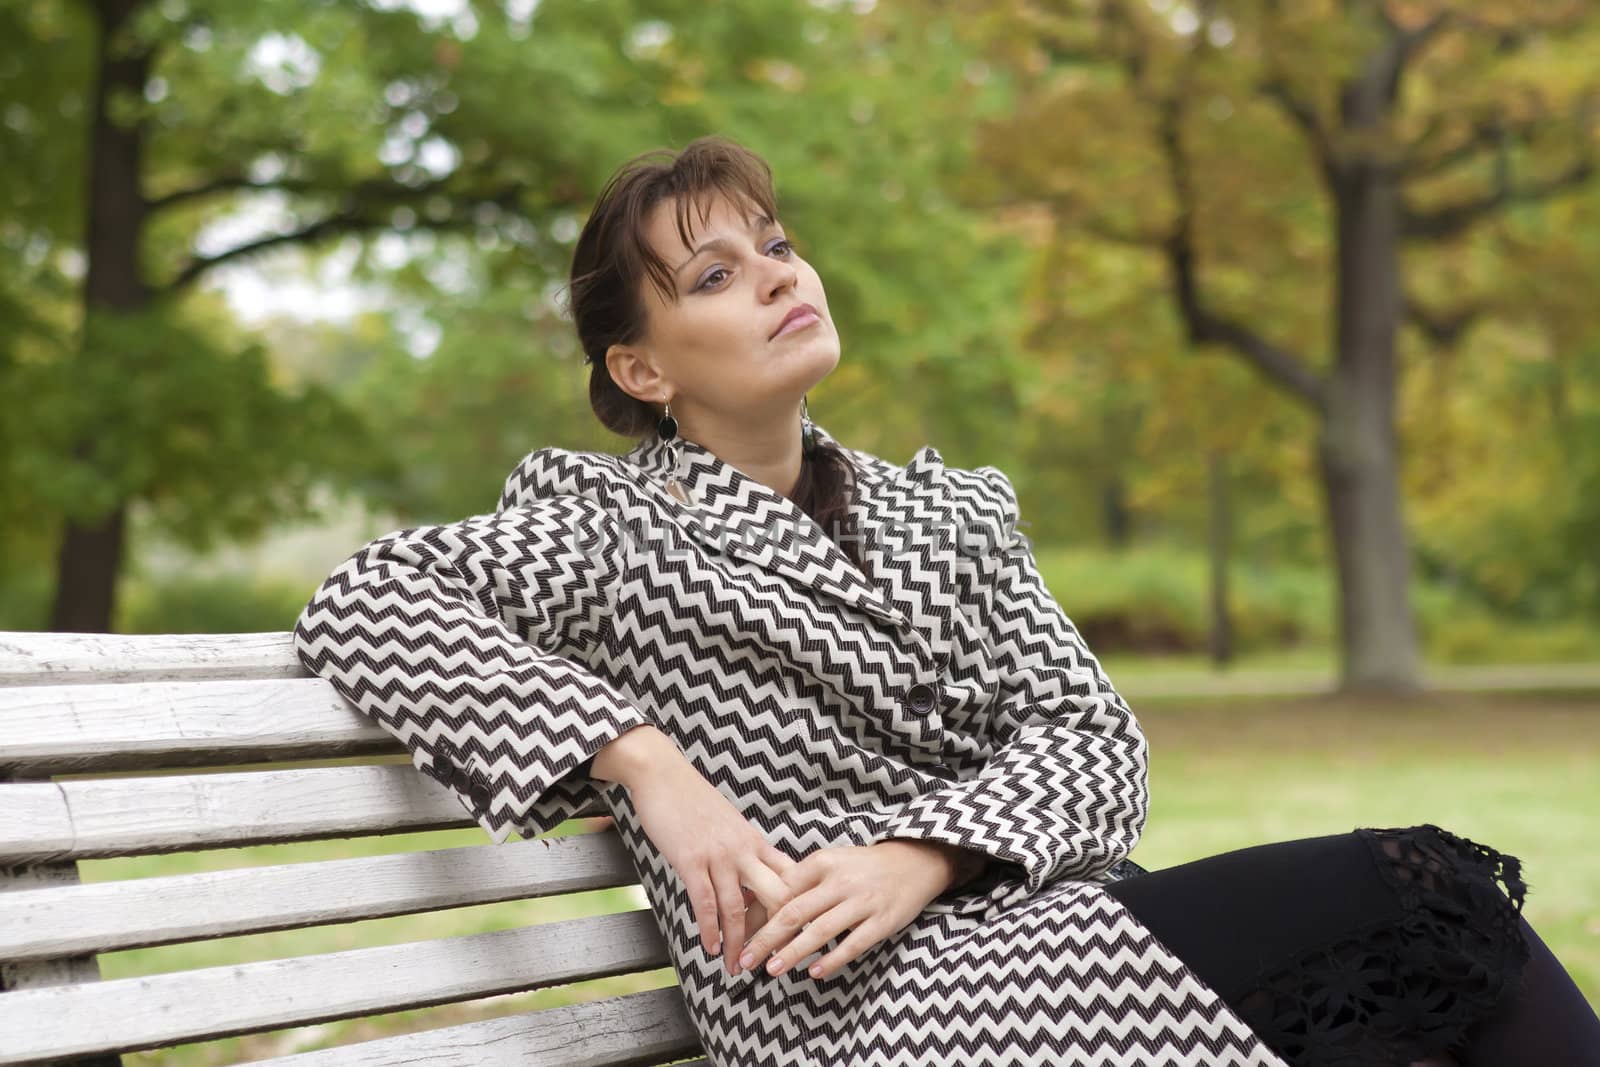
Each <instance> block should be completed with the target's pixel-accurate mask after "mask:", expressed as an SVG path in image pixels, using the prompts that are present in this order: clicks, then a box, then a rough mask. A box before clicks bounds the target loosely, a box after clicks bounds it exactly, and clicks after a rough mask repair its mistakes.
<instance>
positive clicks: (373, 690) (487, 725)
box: [294, 497, 652, 844]
mask: <svg viewBox="0 0 1600 1067" xmlns="http://www.w3.org/2000/svg"><path fill="white" fill-rule="evenodd" d="M614 526H615V521H614V520H613V519H611V518H610V516H608V515H607V514H606V513H605V511H604V510H603V509H602V508H601V507H600V506H599V505H597V504H595V503H593V502H592V501H588V500H585V499H583V498H579V497H558V498H550V499H541V500H535V501H532V502H530V503H528V504H525V505H519V506H517V507H514V508H510V509H508V510H504V511H498V512H495V513H492V514H485V515H475V516H472V517H471V518H467V519H463V520H461V521H459V522H454V523H448V524H444V525H435V526H418V527H413V528H410V529H406V530H398V531H395V532H393V533H390V534H385V535H384V536H382V537H379V538H377V539H376V540H374V541H372V542H370V543H368V544H367V545H365V546H363V547H362V548H361V549H359V550H358V551H356V552H355V553H354V554H352V555H351V556H350V557H349V558H347V559H346V560H345V561H344V562H343V563H341V564H340V565H339V566H338V567H337V568H335V570H334V571H333V573H332V574H330V575H329V576H328V578H327V579H326V580H325V581H324V582H323V583H322V585H321V587H320V588H319V589H318V590H317V591H316V593H315V594H313V596H312V598H311V600H310V602H309V603H308V604H307V605H306V607H305V608H304V610H303V611H302V612H301V614H300V617H299V619H298V620H297V622H296V623H295V626H294V647H295V651H296V654H297V655H298V656H299V658H300V661H301V663H302V664H304V666H305V667H306V669H307V670H309V671H311V672H312V673H313V674H316V675H319V676H321V677H323V678H326V679H327V680H328V681H329V682H330V683H332V685H333V687H334V689H335V690H336V691H337V692H338V693H339V695H340V696H342V697H343V698H344V699H345V700H346V701H347V702H348V703H350V704H351V705H353V706H354V707H356V708H357V709H358V710H360V711H361V712H363V713H364V714H366V715H368V716H369V717H371V718H372V719H373V720H374V721H376V722H377V723H378V724H379V725H380V726H382V727H383V728H384V729H385V730H387V731H388V732H389V733H390V734H392V735H393V736H395V737H396V738H398V739H399V740H400V741H401V743H402V744H404V745H405V747H406V749H407V750H408V751H409V752H410V753H411V756H412V762H413V763H414V764H415V765H416V766H417V768H418V769H419V770H420V771H422V773H424V774H426V775H428V776H429V777H431V778H434V779H436V780H438V781H439V782H441V783H442V784H443V785H445V786H446V787H447V788H448V789H450V790H451V792H452V793H453V794H454V795H455V796H456V799H457V800H458V801H459V802H460V803H461V805H462V806H463V807H464V808H465V809H466V810H467V811H468V812H469V813H471V815H472V817H473V818H474V819H475V820H476V821H477V822H478V824H479V825H480V826H482V827H483V828H484V830H485V831H486V832H488V834H489V835H490V837H491V838H492V839H493V840H494V841H495V843H497V844H498V843H500V842H502V841H504V840H505V839H506V838H508V837H509V836H510V835H511V834H513V833H517V834H520V835H521V836H524V837H532V836H534V835H536V834H539V833H542V832H544V831H547V830H549V829H552V828H553V827H555V826H556V825H557V824H559V823H561V822H562V821H564V820H566V819H569V818H571V817H573V816H574V815H575V814H577V811H578V810H581V808H582V807H583V806H585V805H586V804H587V803H588V802H592V800H593V799H594V796H595V792H594V788H593V784H592V782H591V780H590V778H589V776H588V775H587V774H586V773H581V772H580V773H578V774H574V773H573V771H574V770H579V769H580V767H582V766H583V765H585V763H586V761H588V760H590V759H591V758H592V757H594V756H595V755H596V754H597V753H599V752H601V751H602V750H603V749H605V748H607V747H608V745H609V743H610V742H611V741H613V740H615V739H616V738H618V737H621V736H623V735H624V734H625V733H628V732H629V731H631V730H633V728H634V727H636V726H640V725H651V724H652V719H651V717H650V715H648V714H647V713H646V712H645V711H643V710H641V709H640V708H638V707H636V706H635V705H634V704H633V703H632V702H631V701H630V700H629V699H628V698H627V697H625V696H624V695H623V694H622V693H621V692H620V691H618V690H617V689H616V688H615V687H614V686H612V685H611V684H610V683H609V682H608V681H607V680H605V679H604V678H602V677H600V676H599V675H597V674H596V673H595V672H593V671H591V670H590V669H589V668H588V667H587V666H585V665H584V664H583V663H582V662H581V661H580V660H579V659H578V658H576V657H577V654H580V653H582V652H583V651H584V650H586V649H588V648H590V647H592V646H593V643H594V642H595V641H598V640H601V639H602V637H603V634H604V627H605V619H606V618H607V616H608V614H609V611H610V607H611V602H612V596H613V594H614V588H615V584H616V582H617V581H618V579H619V578H620V575H621V573H622V568H623V567H624V566H625V547H626V542H625V540H617V539H615V538H616V537H617V536H618V535H619V534H620V531H619V530H618V529H616V528H614ZM603 528H604V529H603ZM597 534H599V535H606V536H609V537H611V538H613V539H610V540H608V541H607V543H608V544H609V545H610V546H611V548H610V549H608V550H606V551H601V552H596V551H593V549H594V544H593V542H594V540H595V537H596V535H597ZM585 547H587V549H588V551H585V550H584V549H585ZM641 732H643V731H641ZM627 747H629V748H633V747H636V746H635V745H634V743H633V739H630V742H629V744H628V746H627ZM619 751H620V750H619ZM608 763H609V761H608ZM619 763H622V764H625V763H626V761H619ZM608 769H611V770H613V771H615V770H616V768H610V767H609V765H608Z"/></svg>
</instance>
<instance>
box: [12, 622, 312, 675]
mask: <svg viewBox="0 0 1600 1067" xmlns="http://www.w3.org/2000/svg"><path fill="white" fill-rule="evenodd" d="M305 673H306V671H305V668H303V667H302V666H301V665H300V661H299V660H298V659H297V658H296V657H295V654H294V646H293V644H292V642H291V638H290V635H289V633H288V631H282V632H277V631H273V632H268V633H255V634H61V633H30V632H25V631H17V630H0V686H8V685H60V684H62V683H67V682H135V681H158V680H161V679H183V680H187V681H200V680H202V679H206V678H299V677H303V676H304V675H305Z"/></svg>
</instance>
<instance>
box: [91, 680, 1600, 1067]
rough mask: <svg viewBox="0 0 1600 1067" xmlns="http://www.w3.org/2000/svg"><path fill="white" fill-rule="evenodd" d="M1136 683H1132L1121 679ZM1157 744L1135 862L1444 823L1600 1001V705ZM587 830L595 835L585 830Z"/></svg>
mask: <svg viewBox="0 0 1600 1067" xmlns="http://www.w3.org/2000/svg"><path fill="white" fill-rule="evenodd" d="M1116 677H1118V678H1120V675H1117V676H1116ZM1133 706H1134V711H1135V713H1136V714H1137V715H1138V716H1139V719H1140V722H1141V723H1142V724H1143V725H1144V728H1145V732H1146V733H1147V735H1148V736H1149V738H1150V744H1151V769H1150V791H1151V812H1150V819H1149V823H1148V825H1147V827H1146V830H1145V835H1144V838H1143V840H1142V841H1141V842H1140V844H1139V847H1138V848H1137V849H1136V850H1135V851H1134V853H1133V859H1134V860H1135V861H1137V862H1139V863H1140V864H1142V865H1144V866H1145V867H1148V868H1160V867H1167V866H1171V865H1173V864H1176V863H1182V862H1184V861H1186V860H1191V859H1197V858H1199V857H1202V856H1206V855H1210V854H1213V853H1216V852H1221V851H1226V850H1228V849H1233V848H1241V847H1244V846H1247V845H1253V844H1260V843H1263V842H1267V841H1274V840H1283V839H1287V838H1293V837H1308V836H1314V835H1320V834H1328V833H1340V832H1344V831H1346V830H1350V829H1352V828H1354V827H1357V826H1407V825H1412V824H1415V823H1423V822H1432V823H1436V824H1438V825H1440V826H1443V827H1445V828H1446V829H1449V830H1452V831H1454V832H1455V833H1457V834H1459V835H1461V836H1463V837H1467V838H1471V839H1472V840H1475V841H1478V842H1481V843H1483V844H1486V845H1490V846H1492V847H1494V848H1497V849H1499V850H1500V851H1502V852H1508V853H1511V854H1513V855H1516V856H1518V857H1520V858H1521V859H1522V861H1523V864H1524V870H1523V873H1524V877H1525V878H1526V880H1527V882H1528V884H1529V890H1528V898H1527V905H1526V912H1525V914H1526V915H1527V917H1528V920H1529V922H1531V923H1532V924H1533V926H1534V928H1535V929H1537V930H1538V931H1539V932H1540V935H1541V936H1542V937H1543V938H1544V939H1545V940H1546V942H1548V943H1549V944H1550V946H1551V947H1552V949H1553V950H1554V951H1555V953H1556V955H1557V956H1558V957H1560V959H1561V960H1562V961H1563V962H1564V963H1565V964H1566V965H1567V967H1568V969H1569V970H1570V971H1571V972H1572V973H1573V975H1574V976H1575V978H1576V979H1577V981H1578V984H1579V985H1580V986H1581V987H1582V988H1583V990H1584V992H1585V994H1586V995H1587V996H1588V997H1589V999H1590V1002H1591V1003H1596V1004H1600V847H1597V845H1600V834H1597V831H1600V814H1597V813H1600V694H1576V695H1574V694H1512V693H1494V694H1488V695H1471V694H1455V693H1452V694H1446V695H1440V696H1430V697H1424V698H1419V699H1414V700H1408V701H1404V702H1399V703H1389V704H1385V703H1360V704H1357V703H1352V702H1348V701H1340V700H1337V699H1330V698H1300V697H1295V698H1281V697H1277V698H1259V697H1250V698H1241V697H1228V698H1217V699H1209V700H1201V699H1181V700H1180V699H1168V698H1163V699H1155V698H1151V699H1147V700H1135V701H1134V702H1133ZM572 828H573V829H578V828H579V827H577V826H573V827H572ZM483 840H484V837H483V833H482V831H481V830H478V829H477V828H475V827H474V828H469V829H464V830H455V831H448V832H442V833H427V834H414V835H409V836H407V837H403V838H394V839H389V840H384V839H359V838H358V839H350V840H341V841H329V842H317V843H313V844H299V845H284V846H271V847H263V848H253V849H228V850H212V851H207V852H201V853H190V854H186V855H175V856H150V857H139V858H134V859H127V860H98V861H89V862H84V863H83V864H81V868H82V871H83V877H84V880H85V881H102V880H109V879H116V878H133V877H147V876H152V875H157V874H168V873H178V872H182V871H194V870H217V869H222V868H227V867H234V866H245V865H254V864H263V863H289V862H302V861H306V860H312V859H323V858H336V857H349V856H354V855H364V854H376V853H379V852H389V851H402V850H409V849H414V848H447V847H456V846H466V845H476V844H482V843H483ZM642 906H644V899H643V897H642V895H641V894H640V893H639V891H638V890H637V889H634V890H606V891H600V892H594V893H585V894H578V895H575V896H571V897H566V898H561V899H560V900H558V901H555V902H540V901H524V902H513V903H507V904H492V905H482V906H477V907H470V908H459V909H454V910H450V911H443V912H434V913H430V914H426V915H414V916H399V917H396V918H392V919H377V920H372V921H370V922H365V923H356V924H351V925H346V926H341V927H337V928H333V929H319V928H312V929H308V930H291V931H281V932H277V933H270V934H259V935H252V936H249V937H240V938H229V939H224V940H220V941H213V942H202V943H197V944H192V945H174V946H168V947H164V948H152V949H140V950H133V951H128V952H118V953H109V954H107V955H105V956H102V957H101V970H102V973H103V975H104V976H105V977H106V978H120V977H130V976H135V975H146V974H155V973H160V972H165V971H173V970H180V969H186V968H190V967H202V966H212V965H221V964H226V963H237V962H243V961H246V960H263V959H275V958H282V957H286V956H294V955H301V954H311V953H316V952H333V951H339V950H342V949H350V948H357V947H362V946H367V945H380V944H393V943H398V942H403V941H412V940H419V939H424V938H430V937H441V936H451V935H457V934H470V933H480V932H483V931H486V930H493V929H503V928H507V927H511V926H517V925H526V924H528V923H534V922H546V921H553V920H559V919H567V918H574V917H577V916H579V915H590V914H600V913H604V912H611V911H620V910H629V909H633V908H638V907H642ZM673 981H674V976H673V974H672V971H671V969H670V968H663V969H661V970H658V971H654V972H650V973H649V974H646V975H638V976H632V977H628V978H614V979H604V980H600V981H595V982H588V983H576V984H573V985H568V986H562V987H559V988H556V989H551V990H544V991H540V992H535V993H524V994H515V995H510V996H504V997H497V998H493V999H492V1000H488V1001H482V1002H478V1003H476V1004H469V1005H444V1006H440V1007H436V1008H425V1009H417V1010H414V1011H407V1012H397V1013H393V1014H390V1015H384V1016H374V1017H371V1018H367V1019H353V1020H347V1021H341V1022H332V1023H328V1024H326V1025H323V1026H314V1027H300V1028H295V1029H290V1030H283V1031H278V1032H275V1033H269V1034H259V1035H251V1036H247V1037H240V1038H229V1039H224V1040H220V1041H214V1042H205V1043H197V1044H194V1045H188V1046H183V1047H180V1048H178V1049H173V1050H168V1051H162V1052H149V1053H134V1054H130V1055H128V1056H127V1057H126V1059H125V1062H126V1063H127V1064H129V1065H130V1067H134V1065H141V1064H157V1063H160V1064H185V1065H189V1064H196V1065H198V1064H225V1063H235V1062H239V1061H241V1060H251V1059H260V1058H264V1057H266V1056H271V1055H283V1054H287V1053H289V1052H294V1051H299V1050H302V1049H310V1048H321V1047H326V1046H329V1045H338V1044H344V1043H346V1042H349V1041H354V1040H357V1039H360V1038H365V1037H372V1036H378V1035H381V1034H387V1033H397V1032H401V1031H404V1030H409V1029H423V1028H428V1027H433V1026H441V1025H448V1024H451V1023H456V1022H463V1021H467V1020H471V1019H479V1018H487V1017H492V1016H498V1015H505V1014H510V1013H513V1012H518V1011H524V1010H528V1009H530V1008H544V1007H552V1006H555V1005H558V1004H565V1003H572V1002H576V1001H583V1000H588V999H592V998H594V997H598V996H605V995H610V994H612V993H620V992H630V991H634V990H639V989H646V988H652V987H655V986H660V985H667V984H670V983H672V982H673Z"/></svg>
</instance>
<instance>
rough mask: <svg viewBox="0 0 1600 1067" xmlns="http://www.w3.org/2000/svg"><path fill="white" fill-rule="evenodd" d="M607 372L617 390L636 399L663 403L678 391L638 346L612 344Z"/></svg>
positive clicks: (649, 402) (608, 351)
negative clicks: (663, 400)
mask: <svg viewBox="0 0 1600 1067" xmlns="http://www.w3.org/2000/svg"><path fill="white" fill-rule="evenodd" d="M606 371H607V372H608V373H610V375H611V380H612V381H614V382H616V383H617V387H618V388H619V389H621V390H622V391H623V392H624V393H627V394H628V395H629V396H631V397H633V398H634V399H636V400H642V401H644V402H645V403H647V404H659V403H661V401H662V398H663V397H665V398H666V399H669V400H670V399H671V398H672V394H673V393H674V392H675V391H676V390H675V389H674V388H673V386H672V383H671V382H670V381H668V380H667V378H666V376H665V375H663V374H662V373H661V372H660V371H659V370H658V369H657V368H656V364H655V360H654V359H653V358H652V357H651V355H650V354H649V353H648V352H647V351H645V350H644V349H642V348H640V347H638V346H636V345H612V346H611V347H610V348H608V349H606Z"/></svg>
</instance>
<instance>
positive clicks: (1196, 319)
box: [1121, 33, 1324, 409]
mask: <svg viewBox="0 0 1600 1067" xmlns="http://www.w3.org/2000/svg"><path fill="white" fill-rule="evenodd" d="M1133 36H1134V40H1135V41H1137V35H1136V34H1135V35H1133ZM1195 37H1196V40H1197V41H1203V40H1204V38H1205V35H1204V34H1203V33H1197V34H1196V35H1195ZM1135 47H1137V45H1136V44H1135ZM1200 47H1201V45H1200V44H1196V45H1195V46H1194V48H1193V49H1191V51H1190V53H1189V56H1188V61H1187V62H1186V63H1185V66H1184V71H1183V74H1184V76H1181V77H1179V78H1178V79H1177V81H1176V83H1175V86H1174V88H1173V90H1172V92H1171V93H1170V95H1167V96H1165V97H1162V98H1158V99H1156V101H1155V103H1156V107H1157V114H1158V117H1159V121H1158V130H1159V135H1158V136H1159V141H1160V145H1161V151H1162V155H1163V157H1164V158H1165V159H1166V161H1167V169H1168V173H1169V174H1170V175H1171V177H1172V188H1173V197H1174V199H1175V200H1176V201H1177V204H1178V212H1177V218H1176V219H1175V220H1174V223H1173V226H1172V229H1171V231H1170V232H1168V233H1167V234H1166V236H1165V238H1164V240H1163V241H1162V246H1161V247H1162V250H1163V252H1164V253H1165V256H1166V260H1167V268H1168V273H1169V275H1170V276H1171V279H1172V285H1173V290H1174V294H1175V296H1176V299H1177V303H1178V309H1179V311H1180V312H1181V313H1182V315H1183V320H1184V322H1185V324H1186V325H1187V327H1188V336H1189V341H1190V343H1192V344H1206V343H1212V344H1221V345H1224V346H1226V347H1229V348H1232V349H1233V350H1234V351H1235V352H1236V353H1238V354H1239V355H1240V356H1242V357H1243V358H1244V360H1245V362H1247V363H1249V364H1250V365H1251V366H1253V367H1254V368H1255V369H1256V370H1257V372H1259V373H1260V374H1261V375H1262V376H1263V377H1265V378H1266V379H1267V380H1268V381H1270V382H1272V383H1273V384H1275V385H1277V386H1279V387H1280V388H1282V389H1284V390H1285V391H1287V392H1288V393H1289V394H1290V395H1291V396H1294V397H1296V398H1297V399H1300V400H1302V401H1304V402H1306V403H1307V404H1308V405H1310V406H1311V407H1313V408H1319V409H1320V408H1321V407H1322V406H1323V403H1324V397H1323V394H1324V386H1323V384H1322V381H1321V379H1320V378H1319V377H1318V376H1317V374H1316V373H1315V372H1314V371H1313V370H1311V369H1310V368H1309V367H1308V366H1306V364H1305V363H1304V362H1303V361H1302V360H1301V359H1300V358H1299V357H1297V356H1296V355H1295V354H1294V353H1292V352H1290V351H1289V350H1288V349H1285V348H1281V347H1279V346H1278V345H1275V344H1273V343H1272V342H1270V341H1268V340H1267V339H1266V338H1265V337H1263V336H1262V335H1260V334H1258V333H1256V332H1255V331H1254V330H1252V329H1250V328H1249V327H1248V326H1246V325H1245V324H1244V323H1242V322H1240V321H1239V320H1237V319H1234V318H1231V317H1229V316H1225V315H1220V314H1218V313H1216V312H1214V311H1212V310H1211V309H1210V308H1209V307H1207V306H1206V304H1205V301H1204V300H1203V298H1202V297H1201V294H1200V280H1199V269H1198V266H1197V262H1198V258H1199V257H1198V253H1197V242H1196V240H1195V236H1194V219H1195V200H1196V193H1195V184H1194V180H1193V175H1192V174H1191V171H1190V166H1189V157H1188V154H1187V152H1186V150H1185V148H1184V145H1183V130H1182V127H1183V117H1184V110H1183V109H1184V104H1185V100H1186V96H1187V86H1186V77H1187V74H1188V72H1189V71H1190V70H1191V69H1192V66H1193V63H1194V61H1195V60H1196V58H1197V56H1198V50H1199V48H1200ZM1121 58H1122V61H1123V64H1124V66H1125V67H1126V68H1127V70H1128V72H1129V74H1130V76H1136V75H1137V72H1138V71H1139V70H1140V69H1142V68H1143V66H1144V57H1143V56H1140V55H1138V54H1129V53H1123V54H1122V56H1121ZM1134 236H1137V235H1134Z"/></svg>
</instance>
